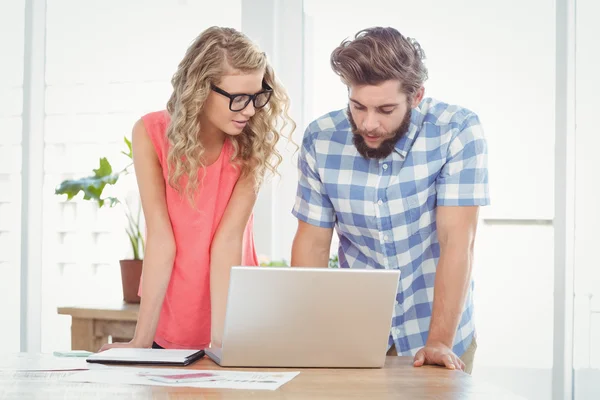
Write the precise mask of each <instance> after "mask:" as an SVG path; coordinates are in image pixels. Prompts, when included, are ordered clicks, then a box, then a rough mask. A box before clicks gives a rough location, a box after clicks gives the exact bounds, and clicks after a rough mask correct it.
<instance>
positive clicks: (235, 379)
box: [65, 367, 300, 390]
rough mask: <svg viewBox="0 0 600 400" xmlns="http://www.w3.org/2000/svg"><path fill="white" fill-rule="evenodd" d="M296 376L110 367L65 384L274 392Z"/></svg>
mask: <svg viewBox="0 0 600 400" xmlns="http://www.w3.org/2000/svg"><path fill="white" fill-rule="evenodd" d="M299 373H300V372H247V371H221V370H182V369H166V368H154V369H151V368H114V367H113V368H106V369H98V370H89V371H80V372H75V373H73V374H72V375H69V376H68V377H66V378H65V380H66V381H69V382H91V383H111V384H131V385H150V386H169V387H195V388H214V389H246V390H276V389H278V388H279V387H281V386H282V385H284V384H285V383H287V382H289V381H291V380H292V379H294V377H296V376H297V375H298V374H299Z"/></svg>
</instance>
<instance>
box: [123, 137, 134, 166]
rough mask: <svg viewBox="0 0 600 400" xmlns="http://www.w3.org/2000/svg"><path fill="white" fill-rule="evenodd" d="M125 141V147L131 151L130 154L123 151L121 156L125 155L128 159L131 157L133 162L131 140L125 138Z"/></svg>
mask: <svg viewBox="0 0 600 400" xmlns="http://www.w3.org/2000/svg"><path fill="white" fill-rule="evenodd" d="M123 139H124V140H125V145H126V146H127V149H128V150H129V152H128V153H125V152H124V151H122V152H121V154H124V155H126V156H127V157H129V158H130V159H131V160H133V149H132V147H131V141H130V140H129V139H127V136H125V137H124V138H123Z"/></svg>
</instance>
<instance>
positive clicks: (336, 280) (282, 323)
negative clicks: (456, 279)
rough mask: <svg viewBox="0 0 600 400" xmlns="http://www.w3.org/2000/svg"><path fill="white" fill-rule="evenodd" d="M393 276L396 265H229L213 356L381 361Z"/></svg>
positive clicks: (280, 361)
mask: <svg viewBox="0 0 600 400" xmlns="http://www.w3.org/2000/svg"><path fill="white" fill-rule="evenodd" d="M399 277H400V271H398V270H378V269H337V268H336V269H333V268H296V267H295V268H290V267H284V268H274V267H233V268H232V271H231V278H230V284H229V294H228V301H227V312H226V318H225V327H224V334H223V347H222V348H221V351H220V354H219V355H218V357H213V359H214V358H218V362H219V364H220V365H222V366H238V367H325V368H337V367H340V368H343V367H347V368H374V367H382V366H383V364H384V362H385V356H386V350H387V343H388V336H389V332H390V326H391V319H392V313H393V308H394V305H395V302H396V300H395V299H396V289H397V287H398V280H399ZM207 354H208V355H209V356H211V355H216V354H211V352H210V350H209V351H207ZM215 361H217V360H215Z"/></svg>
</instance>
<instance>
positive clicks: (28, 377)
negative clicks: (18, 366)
mask: <svg viewBox="0 0 600 400" xmlns="http://www.w3.org/2000/svg"><path fill="white" fill-rule="evenodd" d="M73 373H74V371H0V383H1V382H6V381H8V382H14V381H27V382H51V381H61V380H63V379H65V378H67V377H68V376H69V375H71V374H73Z"/></svg>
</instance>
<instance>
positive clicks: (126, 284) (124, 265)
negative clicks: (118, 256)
mask: <svg viewBox="0 0 600 400" xmlns="http://www.w3.org/2000/svg"><path fill="white" fill-rule="evenodd" d="M119 264H121V284H122V285H123V300H124V301H125V302H126V303H139V302H140V296H138V289H139V287H140V278H141V276H142V264H143V261H142V260H120V261H119Z"/></svg>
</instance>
